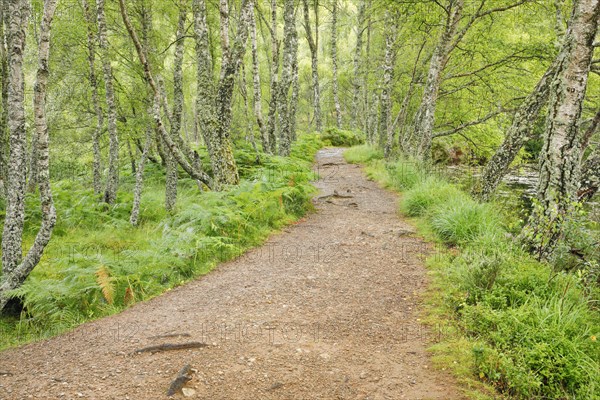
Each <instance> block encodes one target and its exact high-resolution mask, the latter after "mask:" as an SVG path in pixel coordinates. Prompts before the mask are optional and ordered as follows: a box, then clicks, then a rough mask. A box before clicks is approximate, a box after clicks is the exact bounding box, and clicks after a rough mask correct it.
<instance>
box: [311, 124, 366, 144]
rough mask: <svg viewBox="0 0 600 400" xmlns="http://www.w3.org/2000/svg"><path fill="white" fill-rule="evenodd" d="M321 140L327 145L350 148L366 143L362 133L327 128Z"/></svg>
mask: <svg viewBox="0 0 600 400" xmlns="http://www.w3.org/2000/svg"><path fill="white" fill-rule="evenodd" d="M321 140H323V142H324V143H325V144H326V145H331V146H335V147H350V146H356V145H359V144H363V143H364V142H365V139H364V136H363V135H362V133H358V132H352V131H344V130H342V129H337V128H327V129H325V131H324V132H323V133H322V134H321Z"/></svg>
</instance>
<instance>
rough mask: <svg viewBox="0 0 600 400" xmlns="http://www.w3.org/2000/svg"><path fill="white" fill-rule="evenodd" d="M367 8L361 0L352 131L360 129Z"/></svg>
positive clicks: (355, 50)
mask: <svg viewBox="0 0 600 400" xmlns="http://www.w3.org/2000/svg"><path fill="white" fill-rule="evenodd" d="M365 8H366V0H360V3H359V5H358V16H357V23H356V47H355V49H354V56H353V61H352V65H353V67H354V68H353V74H354V76H353V82H352V129H357V128H358V115H359V106H360V92H361V87H362V86H363V85H364V81H363V80H362V75H361V70H360V64H361V56H362V48H363V34H364V30H365V28H364V24H365Z"/></svg>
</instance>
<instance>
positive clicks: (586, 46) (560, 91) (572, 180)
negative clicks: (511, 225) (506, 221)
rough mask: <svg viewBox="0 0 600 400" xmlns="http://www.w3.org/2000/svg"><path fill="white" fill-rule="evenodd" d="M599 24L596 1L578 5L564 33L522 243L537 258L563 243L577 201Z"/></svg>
mask: <svg viewBox="0 0 600 400" xmlns="http://www.w3.org/2000/svg"><path fill="white" fill-rule="evenodd" d="M599 20H600V0H579V1H577V2H575V4H574V11H573V16H572V19H571V23H570V24H569V25H570V26H569V28H568V29H567V32H566V33H565V37H564V42H563V48H564V49H565V51H562V52H561V53H560V55H559V61H558V65H557V73H556V75H555V76H554V79H553V81H552V83H551V85H550V100H549V105H548V116H547V118H546V130H545V132H544V145H543V147H542V151H541V153H540V177H539V181H538V187H537V200H538V204H537V206H536V207H534V210H533V212H532V214H531V216H530V218H529V222H528V225H527V226H526V227H525V228H524V230H523V233H522V238H523V239H525V240H526V241H527V242H528V244H529V245H530V246H531V249H532V251H533V253H534V254H536V255H537V256H538V257H539V258H548V257H550V256H551V255H552V253H553V252H554V249H555V248H556V245H557V244H558V242H559V241H560V240H561V239H562V237H563V233H564V229H565V223H566V222H568V218H570V217H571V215H572V211H573V204H574V203H575V202H576V201H577V189H578V186H579V177H580V173H579V172H580V170H579V167H580V160H581V151H582V149H581V135H580V132H579V122H580V117H581V110H582V107H583V101H584V98H585V92H586V88H587V82H588V75H589V71H590V66H591V61H592V57H593V53H594V45H593V44H594V38H595V36H596V33H597V31H598V21H599Z"/></svg>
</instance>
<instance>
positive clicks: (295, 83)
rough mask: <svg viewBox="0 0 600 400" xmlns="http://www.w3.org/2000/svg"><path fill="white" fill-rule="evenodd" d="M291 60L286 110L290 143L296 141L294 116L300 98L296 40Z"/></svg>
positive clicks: (296, 40)
mask: <svg viewBox="0 0 600 400" xmlns="http://www.w3.org/2000/svg"><path fill="white" fill-rule="evenodd" d="M294 46H295V47H294V49H293V57H294V58H293V60H292V96H291V97H290V109H289V110H288V119H289V120H290V142H291V143H294V142H295V141H296V137H297V132H296V129H297V127H296V122H297V121H296V115H297V112H298V96H300V80H299V76H298V39H297V37H296V38H295V40H294Z"/></svg>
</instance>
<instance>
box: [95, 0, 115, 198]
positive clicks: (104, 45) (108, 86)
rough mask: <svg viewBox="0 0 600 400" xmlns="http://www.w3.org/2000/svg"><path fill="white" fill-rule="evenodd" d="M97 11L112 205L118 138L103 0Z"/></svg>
mask: <svg viewBox="0 0 600 400" xmlns="http://www.w3.org/2000/svg"><path fill="white" fill-rule="evenodd" d="M96 3H97V9H98V10H97V11H98V43H99V45H100V58H101V59H102V71H103V74H104V90H105V92H106V94H105V95H106V108H107V116H108V118H107V119H108V139H109V149H108V176H107V178H106V189H105V191H104V201H105V202H106V203H108V204H114V202H115V201H116V199H117V190H118V188H119V136H118V132H117V105H116V103H115V90H114V86H113V72H112V66H111V63H110V62H111V60H110V54H109V48H108V38H107V27H106V14H105V10H104V0H97V2H96Z"/></svg>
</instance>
